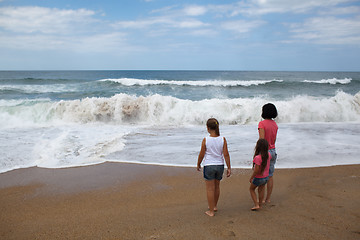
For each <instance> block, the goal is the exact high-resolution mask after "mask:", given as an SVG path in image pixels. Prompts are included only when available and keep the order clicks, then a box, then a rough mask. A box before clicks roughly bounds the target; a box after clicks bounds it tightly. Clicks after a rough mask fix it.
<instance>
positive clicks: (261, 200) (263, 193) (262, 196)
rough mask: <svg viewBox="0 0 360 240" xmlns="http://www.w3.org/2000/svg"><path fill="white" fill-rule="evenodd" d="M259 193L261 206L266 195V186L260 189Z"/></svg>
mask: <svg viewBox="0 0 360 240" xmlns="http://www.w3.org/2000/svg"><path fill="white" fill-rule="evenodd" d="M258 193H259V204H260V206H261V204H262V203H263V200H264V195H265V184H264V185H261V186H259V187H258Z"/></svg>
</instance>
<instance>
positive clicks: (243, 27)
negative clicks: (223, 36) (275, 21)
mask: <svg viewBox="0 0 360 240" xmlns="http://www.w3.org/2000/svg"><path fill="white" fill-rule="evenodd" d="M263 24H265V22H264V21H261V20H254V21H245V20H237V21H228V22H223V23H222V24H221V27H222V28H223V29H225V30H229V31H233V32H235V33H237V34H239V33H240V34H241V33H247V32H250V31H251V30H253V29H254V28H257V27H259V26H261V25H263Z"/></svg>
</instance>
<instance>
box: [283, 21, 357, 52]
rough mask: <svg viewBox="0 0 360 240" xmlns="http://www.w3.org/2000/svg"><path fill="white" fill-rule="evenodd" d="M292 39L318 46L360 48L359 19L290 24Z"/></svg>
mask: <svg viewBox="0 0 360 240" xmlns="http://www.w3.org/2000/svg"><path fill="white" fill-rule="evenodd" d="M290 29H291V32H292V33H293V36H292V38H293V39H295V40H305V41H311V42H314V43H318V44H355V45H359V46H360V17H355V18H352V19H350V18H335V17H323V18H318V17H316V18H311V19H307V20H306V21H305V22H304V23H301V24H291V25H290Z"/></svg>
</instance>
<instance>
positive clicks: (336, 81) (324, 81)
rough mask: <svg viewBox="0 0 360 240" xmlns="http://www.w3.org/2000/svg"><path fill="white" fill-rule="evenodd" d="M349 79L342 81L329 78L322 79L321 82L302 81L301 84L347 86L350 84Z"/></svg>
mask: <svg viewBox="0 0 360 240" xmlns="http://www.w3.org/2000/svg"><path fill="white" fill-rule="evenodd" d="M351 80H352V79H351V78H344V79H337V78H331V79H322V80H304V81H303V82H306V83H319V84H338V83H339V84H349V83H351Z"/></svg>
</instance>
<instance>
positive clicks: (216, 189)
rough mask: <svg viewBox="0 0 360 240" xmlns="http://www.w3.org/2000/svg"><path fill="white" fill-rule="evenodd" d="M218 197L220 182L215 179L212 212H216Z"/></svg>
mask: <svg viewBox="0 0 360 240" xmlns="http://www.w3.org/2000/svg"><path fill="white" fill-rule="evenodd" d="M219 197H220V181H219V180H216V179H215V195H214V200H215V205H214V211H217V203H218V201H219Z"/></svg>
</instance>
